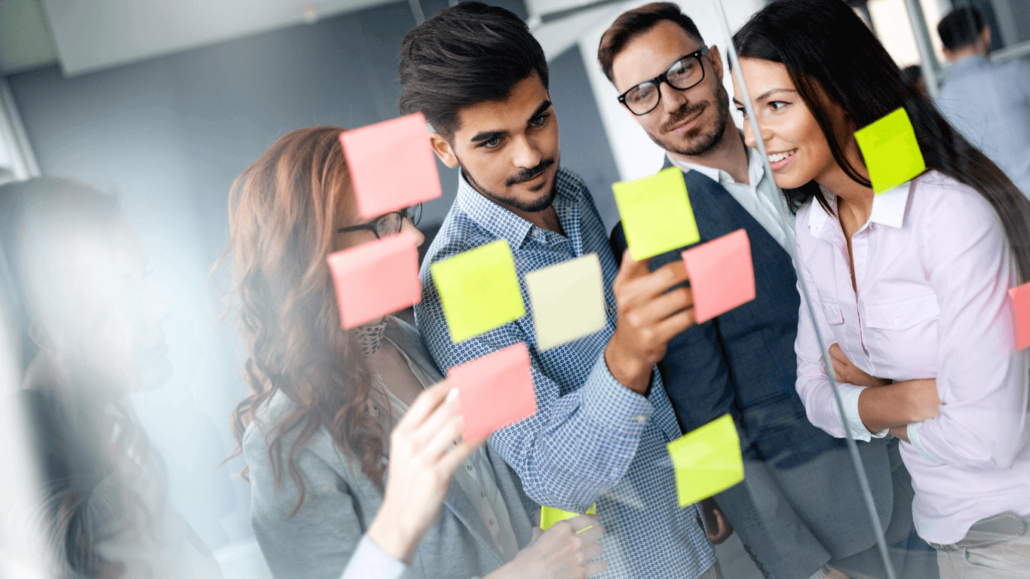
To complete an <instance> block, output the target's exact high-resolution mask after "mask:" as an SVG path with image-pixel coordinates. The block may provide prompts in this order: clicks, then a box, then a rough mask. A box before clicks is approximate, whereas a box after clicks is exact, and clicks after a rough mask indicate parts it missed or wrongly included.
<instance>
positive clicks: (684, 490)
mask: <svg viewBox="0 0 1030 579" xmlns="http://www.w3.org/2000/svg"><path fill="white" fill-rule="evenodd" d="M669 455H670V456H671V457H672V466H673V468H675V469H676V494H677V495H679V500H680V506H681V507H685V506H687V505H692V504H694V503H696V502H698V501H700V500H702V499H707V498H708V497H710V496H712V495H714V494H716V493H720V492H722V491H724V490H726V489H728V488H730V487H731V486H733V485H735V484H737V483H739V482H740V481H742V480H744V461H743V459H742V458H741V455H740V438H738V437H737V428H736V427H735V426H734V425H733V419H732V418H730V415H729V414H724V415H723V416H721V417H719V418H716V419H715V420H713V421H711V422H709V423H708V424H706V425H704V426H702V427H701V428H698V429H697V430H694V431H692V432H688V433H687V434H685V435H683V436H682V437H681V438H680V439H678V440H674V441H672V442H670V443H669Z"/></svg>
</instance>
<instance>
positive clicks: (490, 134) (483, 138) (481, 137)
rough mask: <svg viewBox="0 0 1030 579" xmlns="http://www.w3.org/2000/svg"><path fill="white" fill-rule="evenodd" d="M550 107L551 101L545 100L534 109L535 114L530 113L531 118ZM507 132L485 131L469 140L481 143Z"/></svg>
mask: <svg viewBox="0 0 1030 579" xmlns="http://www.w3.org/2000/svg"><path fill="white" fill-rule="evenodd" d="M549 108H551V101H548V100H545V101H544V102H542V103H540V106H538V107H537V108H536V110H535V111H533V114H532V115H530V117H529V118H530V119H535V118H536V117H539V116H540V115H542V114H544V111H546V110H547V109H549ZM507 134H508V131H484V132H482V133H476V135H475V136H473V137H472V138H471V139H469V140H470V141H472V142H473V143H481V142H483V141H489V140H490V139H496V138H498V137H503V136H505V135H507Z"/></svg>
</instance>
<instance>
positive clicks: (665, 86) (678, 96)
mask: <svg viewBox="0 0 1030 579" xmlns="http://www.w3.org/2000/svg"><path fill="white" fill-rule="evenodd" d="M658 91H659V92H660V93H661V95H662V107H663V108H664V109H665V112H667V113H674V112H676V111H678V110H680V108H682V107H683V104H684V103H686V102H687V91H683V90H676V89H674V88H672V87H671V86H669V83H667V82H663V83H662V84H660V85H659V86H658Z"/></svg>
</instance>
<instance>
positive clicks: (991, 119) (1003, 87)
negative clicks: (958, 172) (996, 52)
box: [937, 7, 1030, 196]
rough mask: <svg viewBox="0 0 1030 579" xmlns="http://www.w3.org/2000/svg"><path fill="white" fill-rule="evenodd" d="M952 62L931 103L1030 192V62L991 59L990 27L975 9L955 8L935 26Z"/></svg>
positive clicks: (1024, 190) (946, 56) (1025, 191)
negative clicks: (949, 70) (948, 72)
mask: <svg viewBox="0 0 1030 579" xmlns="http://www.w3.org/2000/svg"><path fill="white" fill-rule="evenodd" d="M937 33H938V34H939V35H940V37H941V42H942V43H943V44H944V49H943V50H944V57H945V58H947V59H948V62H951V63H952V64H953V65H954V66H953V67H952V70H951V77H949V78H948V80H947V81H945V83H944V85H943V86H942V87H941V92H940V94H939V95H938V96H937V107H938V108H939V109H940V111H941V114H943V115H944V117H945V118H946V119H948V122H949V123H951V125H952V126H953V127H955V128H956V129H958V131H959V132H961V133H962V135H963V136H964V137H966V139H967V140H968V141H969V142H971V143H972V144H973V145H975V146H977V147H979V148H980V150H982V151H983V152H984V153H985V154H986V155H987V156H988V157H990V158H991V160H993V161H994V162H995V163H997V164H998V166H999V167H1001V169H1002V170H1003V171H1005V173H1006V174H1008V176H1009V178H1010V179H1012V181H1013V182H1014V183H1015V184H1016V186H1017V187H1019V189H1020V190H1021V191H1022V192H1023V194H1024V195H1028V196H1030V63H1027V62H1026V61H1024V60H1019V59H1017V60H1013V61H1010V62H1006V63H1004V64H993V63H991V61H990V59H989V58H988V55H989V54H990V51H991V28H990V27H989V26H987V25H986V24H985V23H984V19H983V17H982V16H981V15H980V12H979V11H978V10H977V9H976V8H972V7H964V8H956V9H955V10H952V11H951V12H950V13H948V15H947V16H945V17H944V18H943V19H942V20H941V21H940V23H939V24H938V25H937Z"/></svg>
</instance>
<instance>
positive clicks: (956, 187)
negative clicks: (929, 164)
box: [909, 171, 1000, 234]
mask: <svg viewBox="0 0 1030 579" xmlns="http://www.w3.org/2000/svg"><path fill="white" fill-rule="evenodd" d="M909 195H910V197H911V198H910V200H909V207H910V209H909V210H910V211H911V214H912V215H913V216H915V217H916V218H917V219H918V220H919V221H920V222H930V223H933V224H934V225H937V226H938V227H935V228H934V229H935V230H938V231H941V232H942V233H943V234H954V233H956V232H958V231H963V230H967V231H968V230H969V229H971V228H982V227H1000V223H999V219H998V215H997V213H995V211H994V208H993V207H991V204H990V202H989V201H987V199H985V198H984V196H983V195H981V194H980V192H979V191H977V190H976V189H973V188H972V187H970V186H968V185H965V184H963V183H960V182H959V181H957V180H955V179H954V178H952V177H949V176H947V175H944V174H942V173H939V172H937V171H929V172H928V173H926V174H925V175H922V176H920V177H917V178H916V179H914V180H913V181H912V187H911V189H910V191H909Z"/></svg>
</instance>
